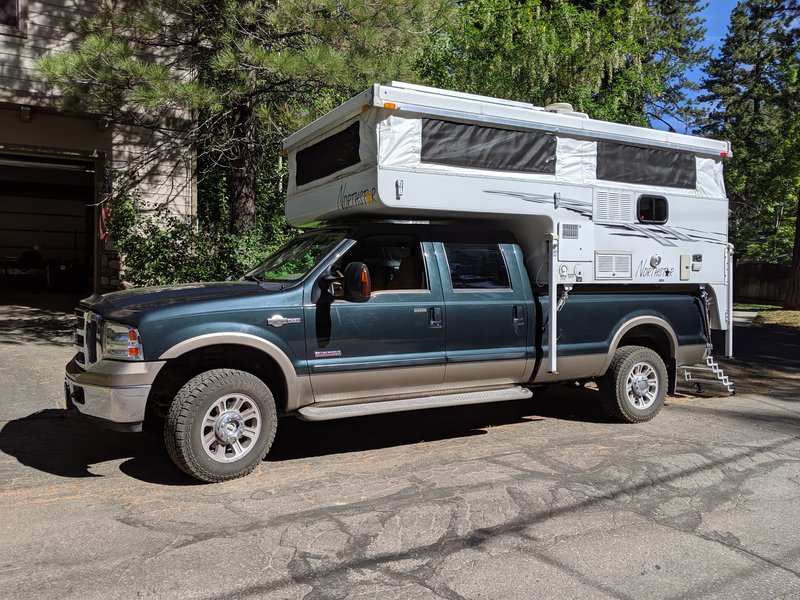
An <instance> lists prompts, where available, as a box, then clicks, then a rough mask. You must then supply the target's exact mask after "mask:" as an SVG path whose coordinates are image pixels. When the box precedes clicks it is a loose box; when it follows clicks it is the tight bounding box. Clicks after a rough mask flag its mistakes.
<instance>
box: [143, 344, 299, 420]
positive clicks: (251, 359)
mask: <svg viewBox="0 0 800 600" xmlns="http://www.w3.org/2000/svg"><path fill="white" fill-rule="evenodd" d="M210 369H237V370H239V371H245V372H247V373H251V374H252V375H255V376H256V377H258V378H259V379H261V380H262V381H263V382H264V383H266V384H267V386H268V387H269V389H270V391H271V392H272V395H273V396H274V397H275V408H277V409H278V412H281V411H283V410H285V409H286V401H287V391H286V379H285V377H284V376H283V371H281V368H280V367H279V366H278V363H276V362H275V361H274V360H273V359H272V358H270V357H269V356H267V355H266V354H264V353H263V352H261V351H259V350H257V349H255V348H250V347H248V346H238V345H236V344H218V345H214V346H206V347H204V348H198V349H197V350H192V351H191V352H187V353H186V354H184V355H182V356H179V357H177V358H173V359H171V360H169V361H167V364H166V365H164V367H163V368H162V369H161V371H160V372H159V374H158V376H157V377H156V380H155V381H154V382H153V387H152V391H151V392H150V398H149V399H148V408H149V409H151V410H152V411H154V412H155V413H156V414H157V415H160V416H164V415H166V412H167V411H168V410H169V406H170V404H172V401H173V399H174V398H175V394H177V393H178V390H180V389H181V387H183V385H184V384H185V383H186V382H187V381H189V380H190V379H191V378H192V377H194V376H196V375H199V374H200V373H204V372H205V371H208V370H210Z"/></svg>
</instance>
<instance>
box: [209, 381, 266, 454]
mask: <svg viewBox="0 0 800 600" xmlns="http://www.w3.org/2000/svg"><path fill="white" fill-rule="evenodd" d="M261 426H262V418H261V411H260V410H259V408H258V405H257V404H256V403H255V402H254V401H253V399H252V398H250V397H249V396H246V395H244V394H228V395H226V396H222V397H221V398H219V399H218V400H216V401H215V402H213V403H212V404H211V406H210V407H209V409H208V410H207V411H206V414H205V416H204V417H203V424H202V430H201V432H200V435H201V438H202V446H203V450H204V451H205V453H206V454H207V455H208V456H209V458H211V459H213V460H215V461H217V462H221V463H230V462H234V461H237V460H239V459H240V458H242V457H243V456H245V455H246V454H247V453H248V452H250V451H251V450H252V449H253V447H254V446H255V444H256V442H257V441H258V438H259V436H260V435H261Z"/></svg>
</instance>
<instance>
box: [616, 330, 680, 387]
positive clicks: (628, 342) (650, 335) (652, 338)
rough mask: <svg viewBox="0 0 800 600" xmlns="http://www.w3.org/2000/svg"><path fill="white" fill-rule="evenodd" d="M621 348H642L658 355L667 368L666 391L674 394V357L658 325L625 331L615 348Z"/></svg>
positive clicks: (675, 372)
mask: <svg viewBox="0 0 800 600" xmlns="http://www.w3.org/2000/svg"><path fill="white" fill-rule="evenodd" d="M623 346H644V347H645V348H650V349H651V350H653V351H654V352H655V353H656V354H658V355H659V356H660V357H661V360H663V361H664V364H665V365H666V367H667V373H668V375H669V389H668V391H669V393H670V394H672V393H674V391H675V385H676V383H677V382H676V374H677V369H676V366H675V365H676V362H675V355H674V352H673V350H672V344H671V343H670V338H669V335H668V334H667V332H666V331H664V329H663V328H662V327H659V326H658V325H637V326H636V327H634V328H633V329H631V330H630V331H626V332H625V335H623V336H622V339H620V341H619V344H618V345H617V348H622V347H623Z"/></svg>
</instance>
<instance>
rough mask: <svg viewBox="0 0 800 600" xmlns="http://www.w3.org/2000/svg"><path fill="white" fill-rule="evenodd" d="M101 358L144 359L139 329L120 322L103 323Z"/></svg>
mask: <svg viewBox="0 0 800 600" xmlns="http://www.w3.org/2000/svg"><path fill="white" fill-rule="evenodd" d="M102 347H103V358H111V359H114V360H144V351H143V349H142V340H141V338H140V337H139V330H138V329H136V328H135V327H128V326H127V325H122V324H121V323H112V322H110V321H106V322H105V323H104V324H103V345H102Z"/></svg>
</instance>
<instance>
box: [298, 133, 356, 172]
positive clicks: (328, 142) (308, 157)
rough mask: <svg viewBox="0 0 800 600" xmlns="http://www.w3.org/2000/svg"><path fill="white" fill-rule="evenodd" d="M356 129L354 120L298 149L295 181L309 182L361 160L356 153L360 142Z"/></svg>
mask: <svg viewBox="0 0 800 600" xmlns="http://www.w3.org/2000/svg"><path fill="white" fill-rule="evenodd" d="M358 129H359V124H358V122H355V123H353V124H352V125H350V126H349V127H348V128H347V129H344V130H342V131H340V132H339V133H334V134H333V135H332V136H330V137H327V138H325V139H324V140H322V141H321V142H317V143H316V144H314V145H313V146H309V147H308V148H304V149H303V150H300V152H298V153H297V174H296V175H295V183H296V184H297V185H303V184H306V183H310V182H312V181H316V180H317V179H322V178H323V177H327V176H328V175H333V174H334V173H336V172H337V171H341V170H342V169H345V168H347V167H351V166H353V165H357V164H358V163H359V162H361V157H360V156H359V153H358V148H359V145H360V142H361V138H360V136H359V131H358Z"/></svg>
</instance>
